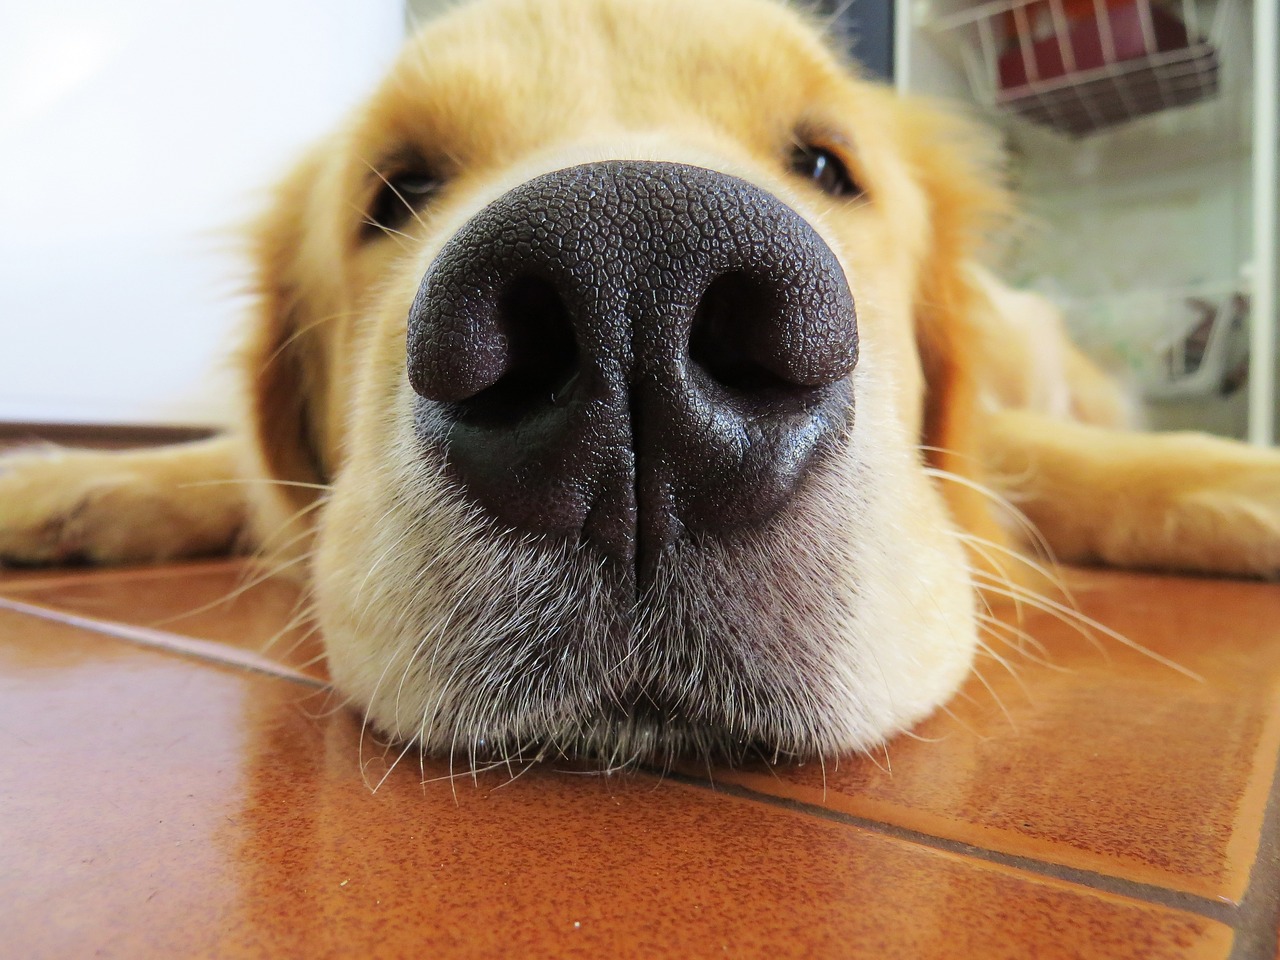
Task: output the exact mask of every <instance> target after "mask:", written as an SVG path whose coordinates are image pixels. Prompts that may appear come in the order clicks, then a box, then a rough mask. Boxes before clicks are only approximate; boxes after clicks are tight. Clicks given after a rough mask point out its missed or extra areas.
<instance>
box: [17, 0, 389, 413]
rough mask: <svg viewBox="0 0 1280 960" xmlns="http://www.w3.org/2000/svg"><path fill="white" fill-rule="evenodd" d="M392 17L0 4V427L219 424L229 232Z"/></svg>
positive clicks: (167, 2) (374, 72)
mask: <svg viewBox="0 0 1280 960" xmlns="http://www.w3.org/2000/svg"><path fill="white" fill-rule="evenodd" d="M403 24H404V12H403V5H402V2H401V0H222V2H220V3H217V4H183V3H173V2H171V0H41V2H40V3H38V4H37V3H28V4H21V3H10V4H5V5H4V6H3V8H0V420H10V421H13V420H23V421H44V422H82V423H156V424H216V423H219V422H222V421H223V420H224V418H225V417H226V415H227V412H228V404H227V399H226V398H227V393H228V383H229V372H228V370H227V369H226V366H225V363H223V362H222V361H221V360H220V358H222V357H225V355H226V353H227V349H228V347H229V345H230V344H231V343H232V342H233V330H234V328H235V326H236V323H237V320H238V317H239V313H240V311H241V309H242V306H243V304H242V303H240V302H238V300H237V297H236V290H237V289H238V285H239V284H240V282H241V281H242V279H243V276H244V269H243V264H242V263H241V262H239V261H238V260H237V258H236V257H235V256H234V255H233V252H232V251H233V248H234V244H235V240H236V235H235V232H234V230H235V227H236V226H237V224H239V223H242V222H243V221H244V220H245V219H246V217H247V216H249V215H250V214H251V213H252V211H253V210H254V209H255V207H256V205H257V203H258V202H259V200H260V197H261V195H262V193H263V190H264V188H265V187H267V186H269V184H270V183H271V182H272V181H273V180H274V179H275V178H276V177H277V176H278V175H279V174H280V173H282V172H283V171H284V169H286V167H287V165H288V163H289V162H290V159H291V157H292V156H293V155H294V154H295V153H296V152H297V151H298V150H299V149H300V148H301V147H302V146H303V145H305V144H306V143H307V142H308V141H309V140H311V139H313V138H314V137H316V136H318V135H319V134H321V133H322V132H323V131H324V130H325V129H326V128H327V127H328V126H329V125H331V124H332V123H334V122H335V121H336V120H337V119H338V118H340V117H341V116H342V114H343V113H344V111H345V110H346V109H348V108H349V107H350V106H351V105H352V104H353V103H354V102H356V100H357V99H358V98H359V97H360V96H361V95H362V94H363V93H364V92H366V91H367V90H368V89H369V88H370V87H371V86H372V84H373V83H374V82H376V79H377V77H378V75H379V74H380V73H381V71H382V70H383V69H384V68H385V66H386V64H387V63H388V62H389V60H390V59H391V57H392V56H393V55H394V52H395V50H396V49H397V48H398V46H399V43H400V41H401V39H402V35H403Z"/></svg>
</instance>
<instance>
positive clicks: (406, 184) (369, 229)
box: [362, 170, 440, 239]
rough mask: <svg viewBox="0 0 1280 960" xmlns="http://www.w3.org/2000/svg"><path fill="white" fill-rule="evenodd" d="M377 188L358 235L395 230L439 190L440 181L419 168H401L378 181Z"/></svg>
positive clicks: (364, 235) (371, 234)
mask: <svg viewBox="0 0 1280 960" xmlns="http://www.w3.org/2000/svg"><path fill="white" fill-rule="evenodd" d="M379 183H380V184H381V187H380V188H379V190H378V193H377V195H376V196H375V197H374V198H373V202H372V203H371V204H370V205H369V212H368V214H367V215H366V216H365V223H364V229H363V231H362V236H363V237H364V238H366V239H367V238H369V237H372V236H376V235H378V234H380V233H387V232H389V231H392V230H398V229H400V228H401V227H402V226H404V225H405V224H406V223H408V222H409V220H410V219H411V218H412V217H414V216H415V215H416V214H417V212H418V211H419V210H420V209H422V206H423V205H424V204H425V203H426V202H427V201H428V200H430V199H431V197H432V196H433V195H434V194H435V192H436V191H437V190H439V189H440V180H439V178H438V177H435V176H432V175H431V174H430V173H427V172H426V171H423V170H403V171H401V172H400V173H392V174H387V175H386V176H385V178H382V179H380V180H379Z"/></svg>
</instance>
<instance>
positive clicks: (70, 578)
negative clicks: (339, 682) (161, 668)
mask: <svg viewBox="0 0 1280 960" xmlns="http://www.w3.org/2000/svg"><path fill="white" fill-rule="evenodd" d="M0 596H8V597H11V598H13V599H15V600H20V601H22V602H24V603H29V604H36V605H38V606H42V607H48V608H50V609H54V610H65V611H67V612H69V613H74V614H77V615H79V616H84V617H90V618H94V619H98V620H106V621H110V622H113V623H121V624H129V625H132V626H137V627H143V628H146V629H147V630H156V631H162V632H165V633H173V634H179V635H182V636H186V637H193V638H197V639H200V640H214V641H217V642H219V643H222V644H228V645H230V646H234V647H239V648H241V649H243V650H246V651H249V652H252V653H256V654H261V655H263V656H266V657H269V658H271V659H273V660H275V661H277V662H279V663H281V664H284V665H285V666H288V667H291V668H294V669H297V670H300V671H301V672H303V673H306V674H308V675H311V676H315V677H318V678H322V679H323V678H326V677H327V673H326V671H325V665H324V655H323V649H322V646H321V643H320V639H319V636H318V634H317V633H316V632H315V631H314V630H313V629H312V628H311V627H312V624H311V621H310V620H309V619H308V618H307V616H306V613H307V608H306V604H305V601H304V599H303V596H302V590H301V588H300V587H299V585H298V584H297V583H295V582H293V581H291V580H288V579H286V578H283V577H276V578H271V577H267V576H266V575H265V574H264V573H263V572H262V571H261V570H260V569H259V568H258V567H256V566H255V565H254V564H252V563H250V562H248V561H245V560H217V561H207V562H193V563H187V564H179V565H176V566H172V567H164V568H159V569H154V568H133V569H124V570H110V569H108V570H84V571H81V572H79V573H71V574H68V573H67V572H65V571H55V570H45V571H36V570H31V571H19V572H17V575H16V576H15V575H14V573H12V572H0Z"/></svg>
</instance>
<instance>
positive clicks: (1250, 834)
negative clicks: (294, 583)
mask: <svg viewBox="0 0 1280 960" xmlns="http://www.w3.org/2000/svg"><path fill="white" fill-rule="evenodd" d="M249 583H252V580H251V579H250V578H249V577H248V575H247V573H246V570H245V568H244V567H242V566H241V565H240V564H239V563H237V562H232V561H225V562H221V561H220V562H211V563H202V564H189V565H179V566H172V567H166V568H158V569H140V570H123V571H120V570H117V571H99V572H93V571H79V572H76V571H71V572H68V571H32V572H23V573H7V574H0V956H4V957H21V958H27V957H46V956H47V957H82V956H90V955H94V956H97V955H101V956H114V957H127V958H139V957H166V958H168V957H187V956H195V957H215V956H216V957H234V956H248V955H251V956H266V957H306V958H315V957H328V956H334V957H339V956H341V957H346V956H359V955H364V954H369V955H382V956H396V955H402V956H441V957H453V956H462V957H470V956H474V957H498V956H510V957H532V956H549V957H629V956H636V957H680V958H685V957H703V956H731V957H757V956H758V957H770V958H772V957H787V956H796V957H826V956H831V957H868V958H927V957H947V958H970V957H972V958H997V957H1018V958H1021V957H1033V956H1034V957H1101V958H1122V957H1135V958H1155V957H1206V958H1207V957H1237V958H1246V957H1247V958H1255V957H1256V958H1266V960H1272V958H1274V957H1275V956H1276V921H1277V903H1280V845H1278V844H1277V837H1280V822H1277V821H1280V809H1276V804H1275V803H1274V801H1273V799H1272V795H1273V782H1274V779H1275V772H1276V758H1277V751H1278V750H1280V586H1276V585H1267V584H1256V583H1239V582H1229V581H1216V582H1215V581H1209V580H1192V579H1178V578H1165V577H1155V576H1145V575H1135V574H1122V573H1103V572H1077V573H1074V574H1072V583H1073V587H1074V590H1075V593H1076V598H1077V601H1078V603H1079V605H1080V607H1081V608H1082V609H1083V610H1084V611H1085V612H1087V613H1088V614H1090V615H1092V616H1094V617H1096V618H1098V619H1099V620H1102V621H1104V622H1105V623H1106V624H1108V625H1109V626H1110V627H1112V628H1114V629H1116V630H1118V631H1121V632H1122V633H1124V634H1125V635H1127V636H1128V637H1130V638H1132V639H1133V640H1136V641H1138V642H1140V643H1142V644H1144V645H1146V646H1147V647H1149V648H1150V649H1151V650H1152V651H1153V652H1155V653H1157V654H1160V655H1163V656H1166V657H1169V658H1172V659H1173V660H1175V661H1177V662H1178V663H1179V664H1181V665H1182V666H1183V667H1185V668H1187V669H1188V670H1190V671H1193V672H1194V673H1196V674H1198V675H1199V678H1198V679H1191V678H1189V677H1187V676H1185V675H1183V674H1180V673H1178V672H1175V671H1174V670H1172V669H1170V668H1168V667H1167V666H1163V665H1161V664H1159V663H1157V662H1155V661H1153V660H1152V659H1150V658H1148V657H1145V656H1142V655H1140V654H1138V653H1135V652H1133V651H1130V650H1128V649H1126V648H1125V647H1123V646H1122V645H1121V644H1120V643H1118V642H1117V641H1115V640H1112V639H1108V638H1106V637H1104V636H1099V637H1098V638H1097V643H1096V645H1095V643H1094V642H1091V641H1090V640H1089V639H1088V638H1085V637H1083V636H1082V635H1081V634H1080V633H1079V632H1078V631H1076V630H1074V629H1071V628H1068V627H1066V626H1064V625H1063V624H1060V623H1058V622H1057V621H1056V620H1054V619H1052V618H1050V617H1048V616H1045V615H1043V614H1038V613H1034V612H1032V613H1028V614H1027V617H1026V621H1025V624H1024V625H1025V627H1026V629H1027V630H1028V631H1029V632H1030V633H1032V634H1033V635H1034V636H1035V637H1036V638H1037V640H1038V641H1039V643H1040V644H1042V645H1043V650H1042V651H1039V652H1036V651H1032V652H1033V654H1034V656H1035V657H1036V658H1037V659H1041V658H1042V655H1043V657H1047V659H1048V660H1049V661H1051V664H1045V663H1037V662H1033V661H1032V660H1031V659H1029V658H1026V657H1020V656H1019V655H1017V654H1016V653H1014V652H1013V651H1011V650H1009V649H1005V650H1004V653H1003V654H1002V658H1003V659H1006V660H1008V661H1009V665H1010V666H1011V667H1013V673H1012V674H1011V673H1010V672H1009V671H1007V670H1005V669H1004V667H1003V666H1002V665H1001V664H1000V663H999V662H998V661H997V660H995V659H993V658H991V657H986V658H983V659H982V660H980V664H979V667H980V673H981V676H976V675H975V677H974V678H973V680H972V682H970V683H969V685H968V687H967V688H966V690H965V691H964V692H963V694H962V695H961V696H960V697H959V698H958V699H957V700H956V701H955V702H954V703H953V704H952V705H951V706H950V708H949V710H948V711H946V712H943V713H940V714H939V715H937V716H936V717H934V718H933V719H931V720H929V721H927V722H926V723H924V724H923V725H921V727H920V728H919V729H917V730H916V731H914V732H913V735H911V736H903V737H899V738H898V739H896V740H895V741H893V742H892V743H891V744H890V745H889V747H888V749H887V751H884V752H881V753H878V754H877V755H875V756H872V757H866V758H845V759H843V760H841V761H840V762H839V763H838V764H836V763H827V764H826V765H825V767H824V766H823V765H820V764H816V763H810V764H808V765H805V766H800V767H788V768H767V767H759V768H755V769H745V770H737V771H730V770H715V771H710V772H708V771H705V770H702V771H699V770H692V769H691V770H687V771H684V772H682V773H678V774H671V775H667V776H665V777H660V776H657V775H655V774H653V773H647V772H639V773H632V774H625V775H612V776H601V775H588V774H584V772H583V771H581V770H567V769H557V767H556V765H554V764H549V765H545V766H541V767H536V768H532V769H527V770H523V771H507V770H501V771H494V772H491V773H486V774H482V775H480V776H478V777H476V778H475V779H472V778H471V777H469V776H468V777H464V778H460V779H456V780H453V781H451V780H450V779H449V772H450V771H449V768H448V764H447V763H441V762H435V761H425V762H423V761H421V760H420V759H419V758H418V757H417V756H416V755H410V756H406V757H404V759H403V761H402V762H400V763H398V764H394V763H393V761H394V760H396V758H397V757H398V756H399V754H400V751H399V749H398V748H395V749H391V750H388V749H387V748H385V747H384V746H383V745H381V744H379V743H377V742H376V741H375V740H374V739H373V738H372V737H371V736H369V735H365V736H364V737H363V742H362V736H361V727H360V724H359V722H358V721H357V719H356V717H354V716H353V715H352V714H351V713H350V712H349V711H347V710H345V709H343V708H342V705H341V704H340V703H338V702H336V700H335V698H334V697H333V696H332V695H330V694H329V693H328V692H327V691H326V689H325V686H324V676H325V673H324V664H323V660H322V659H321V658H320V656H319V647H318V643H317V641H316V639H315V638H314V637H310V636H307V635H306V632H305V631H304V630H303V629H301V628H292V629H290V628H288V624H289V621H290V618H291V614H292V612H293V610H294V604H295V600H296V594H295V592H294V590H293V588H291V587H290V586H288V585H287V584H282V583H277V582H271V581H268V582H265V583H260V584H256V585H253V586H249V587H248V588H247V589H243V587H244V585H245V584H249ZM229 595H234V596H233V598H232V599H226V598H227V597H228V596H229ZM1005 615H1006V616H1008V617H1010V618H1012V616H1013V613H1012V611H1007V612H1006V613H1005ZM273 638H274V642H273V643H271V644H270V645H268V641H271V640H272V639H273ZM996 652H1000V651H999V650H997V651H996ZM1015 674H1016V675H1015ZM515 773H519V774H520V775H519V776H514V777H513V774H515ZM375 787H376V789H374V788H375Z"/></svg>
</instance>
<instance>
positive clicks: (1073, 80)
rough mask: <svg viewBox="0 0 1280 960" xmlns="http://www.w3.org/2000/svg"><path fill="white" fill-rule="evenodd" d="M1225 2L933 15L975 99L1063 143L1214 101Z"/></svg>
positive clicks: (1010, 1)
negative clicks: (954, 43) (955, 48)
mask: <svg viewBox="0 0 1280 960" xmlns="http://www.w3.org/2000/svg"><path fill="white" fill-rule="evenodd" d="M1233 2H1234V0H1217V2H1216V3H1214V2H1211V0H994V2H988V3H982V4H978V5H976V6H970V7H968V8H966V9H962V10H960V11H958V12H956V13H953V14H951V15H949V16H945V17H939V18H937V19H935V20H934V22H933V24H932V26H933V28H934V29H935V30H938V31H942V32H944V33H947V34H949V35H950V36H951V37H953V38H955V39H956V40H958V41H959V45H960V52H961V55H962V57H963V59H964V65H965V69H966V72H967V73H968V75H969V81H970V85H971V86H972V88H973V91H974V94H975V96H976V97H977V98H978V99H979V100H980V101H982V102H985V103H986V104H988V105H989V106H991V107H995V108H997V109H1002V110H1008V111H1012V112H1014V113H1017V114H1019V115H1021V116H1022V117H1024V118H1026V119H1027V120H1030V121H1031V122H1033V123H1035V124H1039V125H1041V126H1045V127H1050V128H1052V129H1054V130H1057V131H1059V132H1062V133H1065V134H1068V135H1069V136H1072V137H1083V136H1086V135H1088V134H1092V133H1095V132H1098V131H1101V130H1106V129H1108V128H1111V127H1115V126H1116V125H1118V124H1122V123H1125V122H1127V121H1129V120H1132V119H1135V118H1137V117H1142V116H1147V115H1149V114H1153V113H1158V112H1161V111H1164V110H1169V109H1172V108H1175V107H1183V106H1188V105H1190V104H1193V103H1199V102H1202V101H1205V100H1210V99H1212V98H1214V97H1216V96H1217V95H1218V93H1219V91H1220V89H1221V82H1220V74H1221V72H1222V69H1221V67H1222V65H1221V49H1222V46H1221V43H1220V38H1221V37H1222V36H1223V34H1224V33H1225V29H1226V26H1225V22H1224V21H1225V18H1226V17H1227V15H1228V10H1229V8H1230V7H1231V5H1232V3H1233Z"/></svg>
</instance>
